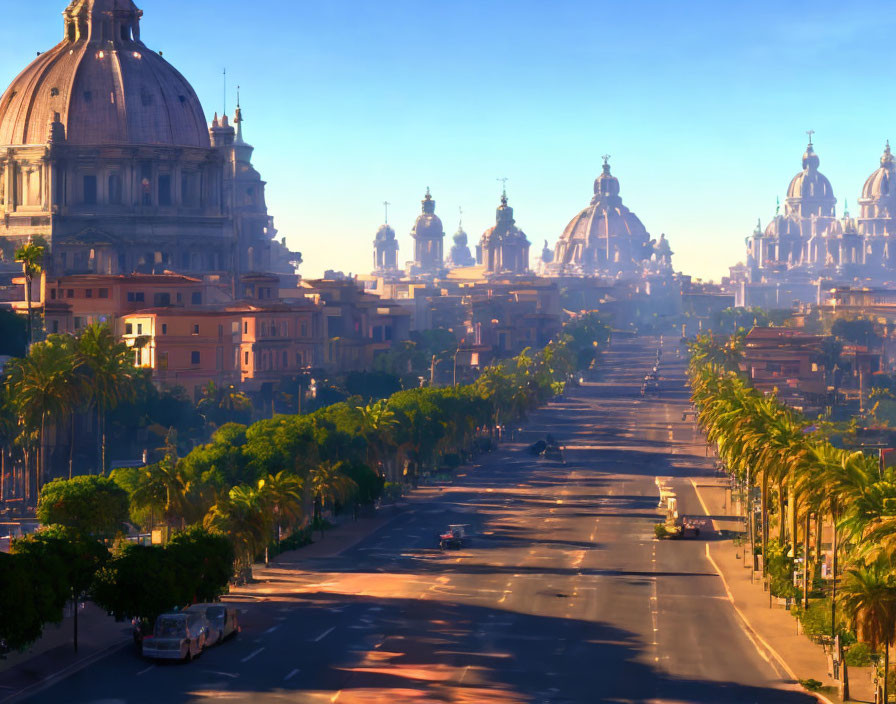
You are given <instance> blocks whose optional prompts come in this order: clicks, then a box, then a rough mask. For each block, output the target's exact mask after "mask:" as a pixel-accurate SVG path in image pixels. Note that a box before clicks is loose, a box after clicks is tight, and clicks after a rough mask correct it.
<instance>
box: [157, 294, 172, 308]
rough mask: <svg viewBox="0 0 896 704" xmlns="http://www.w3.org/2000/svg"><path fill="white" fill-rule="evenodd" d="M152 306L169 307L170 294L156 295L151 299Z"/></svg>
mask: <svg viewBox="0 0 896 704" xmlns="http://www.w3.org/2000/svg"><path fill="white" fill-rule="evenodd" d="M152 304H153V305H154V306H170V305H171V294H170V293H156V294H154V295H153V297H152Z"/></svg>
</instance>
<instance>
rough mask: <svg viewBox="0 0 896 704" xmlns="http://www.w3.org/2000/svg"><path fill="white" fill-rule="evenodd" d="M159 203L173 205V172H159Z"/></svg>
mask: <svg viewBox="0 0 896 704" xmlns="http://www.w3.org/2000/svg"><path fill="white" fill-rule="evenodd" d="M159 205H171V174H159Z"/></svg>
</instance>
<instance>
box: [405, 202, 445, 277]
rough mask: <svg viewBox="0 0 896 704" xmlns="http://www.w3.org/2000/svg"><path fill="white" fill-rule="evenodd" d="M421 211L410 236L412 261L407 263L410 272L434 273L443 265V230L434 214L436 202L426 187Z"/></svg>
mask: <svg viewBox="0 0 896 704" xmlns="http://www.w3.org/2000/svg"><path fill="white" fill-rule="evenodd" d="M421 205H422V206H423V212H421V213H420V215H418V216H417V221H416V222H415V223H414V228H413V229H412V230H411V237H412V238H413V240H414V261H413V262H409V263H408V273H410V274H436V273H438V272H439V271H441V270H442V269H443V268H444V266H445V263H444V258H443V256H442V247H443V246H444V240H445V230H444V229H443V227H442V221H441V220H440V219H439V216H438V215H436V202H435V201H434V200H433V198H432V194H430V192H429V188H427V189H426V195H425V196H424V197H423V200H422V201H421Z"/></svg>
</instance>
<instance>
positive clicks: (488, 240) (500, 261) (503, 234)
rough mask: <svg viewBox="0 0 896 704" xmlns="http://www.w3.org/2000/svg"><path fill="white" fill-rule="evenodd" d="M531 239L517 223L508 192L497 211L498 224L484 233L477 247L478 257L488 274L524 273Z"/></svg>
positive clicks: (496, 219)
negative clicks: (508, 198) (508, 201)
mask: <svg viewBox="0 0 896 704" xmlns="http://www.w3.org/2000/svg"><path fill="white" fill-rule="evenodd" d="M529 244H530V243H529V240H528V239H527V238H526V233H525V232H523V231H522V230H521V229H520V228H518V227H517V226H516V220H514V219H513V208H511V207H510V206H509V205H508V204H507V192H506V191H505V192H504V193H502V194H501V204H500V205H499V206H498V208H497V210H496V211H495V225H494V227H490V228H488V229H487V230H486V231H485V232H483V233H482V237H481V238H480V240H479V245H478V246H477V247H476V261H477V263H478V264H479V265H481V266H484V267H485V271H486V273H488V274H523V273H525V272H526V271H528V269H529Z"/></svg>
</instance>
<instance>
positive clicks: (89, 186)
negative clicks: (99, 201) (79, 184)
mask: <svg viewBox="0 0 896 704" xmlns="http://www.w3.org/2000/svg"><path fill="white" fill-rule="evenodd" d="M84 205H96V174H85V175H84Z"/></svg>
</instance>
